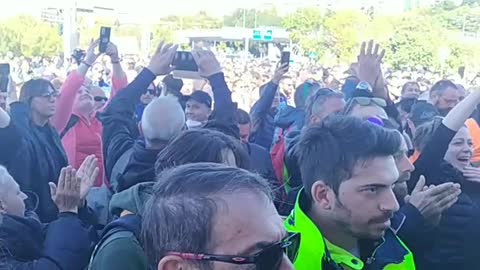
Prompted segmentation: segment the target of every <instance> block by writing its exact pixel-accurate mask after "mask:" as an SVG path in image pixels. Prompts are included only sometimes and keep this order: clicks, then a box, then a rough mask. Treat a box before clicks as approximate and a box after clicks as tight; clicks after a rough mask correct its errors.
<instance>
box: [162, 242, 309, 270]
mask: <svg viewBox="0 0 480 270" xmlns="http://www.w3.org/2000/svg"><path fill="white" fill-rule="evenodd" d="M299 242H300V234H298V233H295V234H291V235H289V236H287V237H286V238H285V239H283V240H282V241H280V242H278V243H275V244H272V245H271V246H268V247H266V248H264V249H263V250H261V251H260V252H258V253H256V254H255V255H253V256H231V255H211V254H194V253H181V252H168V253H167V255H173V256H178V257H180V258H182V259H184V260H191V261H214V262H224V263H230V264H239V265H243V264H254V265H255V269H256V270H278V269H279V268H280V265H281V264H282V260H283V256H284V254H285V253H286V252H287V251H289V252H287V255H289V259H290V260H291V261H292V262H293V261H294V260H295V259H296V258H297V253H298V248H295V249H290V248H289V247H290V246H297V247H298V246H299ZM287 248H288V250H287ZM288 253H290V254H288Z"/></svg>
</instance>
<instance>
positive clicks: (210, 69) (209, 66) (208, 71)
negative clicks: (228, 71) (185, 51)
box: [192, 49, 222, 78]
mask: <svg viewBox="0 0 480 270" xmlns="http://www.w3.org/2000/svg"><path fill="white" fill-rule="evenodd" d="M192 55H193V58H194V59H195V62H196V63H197V66H198V73H199V74H200V76H202V77H204V78H208V77H210V76H212V75H214V74H217V73H220V72H222V67H221V66H220V63H219V62H218V60H217V57H215V54H213V52H212V51H209V50H200V49H198V50H194V51H192Z"/></svg>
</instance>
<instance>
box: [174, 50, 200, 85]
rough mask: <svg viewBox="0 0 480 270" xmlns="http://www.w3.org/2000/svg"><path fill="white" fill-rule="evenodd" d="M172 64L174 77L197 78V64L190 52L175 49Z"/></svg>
mask: <svg viewBox="0 0 480 270" xmlns="http://www.w3.org/2000/svg"><path fill="white" fill-rule="evenodd" d="M172 65H173V66H174V67H175V70H174V71H173V76H174V77H176V78H186V79H199V78H201V76H200V75H199V73H198V65H197V63H196V62H195V59H194V58H193V55H192V52H187V51H177V52H176V53H175V57H174V58H173V62H172Z"/></svg>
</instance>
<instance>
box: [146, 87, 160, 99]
mask: <svg viewBox="0 0 480 270" xmlns="http://www.w3.org/2000/svg"><path fill="white" fill-rule="evenodd" d="M147 93H148V94H150V95H152V96H156V97H158V96H159V95H160V91H158V90H157V89H147V90H145V92H144V93H143V94H147Z"/></svg>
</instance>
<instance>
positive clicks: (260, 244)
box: [237, 231, 287, 256]
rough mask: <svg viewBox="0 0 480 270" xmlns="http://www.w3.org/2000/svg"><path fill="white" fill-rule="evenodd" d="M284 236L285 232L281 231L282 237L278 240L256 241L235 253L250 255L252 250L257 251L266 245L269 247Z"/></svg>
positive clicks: (285, 235)
mask: <svg viewBox="0 0 480 270" xmlns="http://www.w3.org/2000/svg"><path fill="white" fill-rule="evenodd" d="M285 237H287V232H285V231H284V232H282V239H280V240H278V241H273V242H267V241H261V242H257V243H255V244H253V245H251V246H249V247H247V248H246V249H244V250H242V251H240V252H238V253H237V255H239V256H242V255H243V256H249V255H252V253H254V252H258V251H260V250H262V249H265V248H267V247H270V246H272V245H274V244H276V243H278V242H279V241H282V240H283V239H284V238H285Z"/></svg>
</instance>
